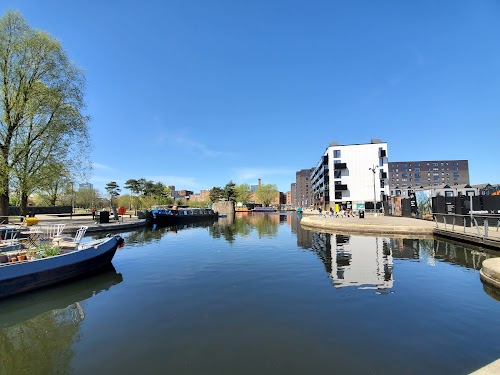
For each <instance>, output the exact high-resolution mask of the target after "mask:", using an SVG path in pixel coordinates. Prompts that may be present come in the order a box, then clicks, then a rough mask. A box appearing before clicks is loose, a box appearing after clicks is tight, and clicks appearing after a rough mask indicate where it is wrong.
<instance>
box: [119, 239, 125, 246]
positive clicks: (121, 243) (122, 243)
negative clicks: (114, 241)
mask: <svg viewBox="0 0 500 375" xmlns="http://www.w3.org/2000/svg"><path fill="white" fill-rule="evenodd" d="M123 246H125V240H124V239H123V238H122V237H119V238H118V248H119V249H121V248H122V247H123Z"/></svg>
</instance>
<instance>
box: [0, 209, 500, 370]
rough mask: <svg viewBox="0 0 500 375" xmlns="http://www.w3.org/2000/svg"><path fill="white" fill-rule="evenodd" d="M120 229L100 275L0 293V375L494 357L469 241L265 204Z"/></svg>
mask: <svg viewBox="0 0 500 375" xmlns="http://www.w3.org/2000/svg"><path fill="white" fill-rule="evenodd" d="M339 220H341V219H339ZM122 235H123V236H124V237H125V239H126V246H125V247H124V248H123V249H121V250H119V251H118V252H117V253H116V255H115V258H114V259H113V267H112V268H110V269H108V270H106V271H105V272H102V273H99V274H97V275H95V276H92V277H89V278H85V279H81V280H76V281H73V282H67V283H65V285H61V286H57V287H52V288H49V289H47V290H42V291H38V292H34V293H29V294H26V295H23V296H18V297H16V298H12V299H7V300H4V301H2V302H0V374H6V375H10V374H15V375H18V374H166V373H169V374H252V375H254V374H287V375H290V374H385V375H386V374H468V373H470V372H472V371H474V370H476V369H478V368H480V367H482V366H484V365H486V364H488V363H490V362H492V361H494V360H496V359H498V358H499V357H500V349H499V348H500V346H499V344H500V324H498V323H499V317H500V302H499V301H498V299H500V297H499V296H498V295H497V294H495V291H493V290H489V289H488V288H487V287H485V286H484V285H483V284H482V283H481V281H480V279H479V272H478V271H479V269H480V267H481V262H482V261H483V260H484V259H486V258H488V257H491V256H494V255H491V254H490V253H488V252H487V251H485V250H483V249H469V248H467V247H464V246H461V245H459V244H456V243H451V242H446V241H442V240H437V239H435V238H434V239H433V238H389V237H364V236H358V235H356V236H354V235H346V234H341V233H339V234H325V233H316V232H311V231H305V230H303V229H301V227H300V224H299V219H298V217H297V215H295V214H286V215H284V214H281V215H280V214H277V213H275V214H246V215H244V216H239V215H237V216H236V218H235V219H234V220H231V219H227V218H226V219H219V221H218V222H213V223H205V224H199V225H196V226H184V227H178V228H147V229H141V230H138V231H134V232H127V233H123V234H122Z"/></svg>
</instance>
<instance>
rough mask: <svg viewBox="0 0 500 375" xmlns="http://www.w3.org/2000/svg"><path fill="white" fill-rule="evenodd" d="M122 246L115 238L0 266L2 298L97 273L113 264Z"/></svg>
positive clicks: (119, 238)
mask: <svg viewBox="0 0 500 375" xmlns="http://www.w3.org/2000/svg"><path fill="white" fill-rule="evenodd" d="M122 243H123V239H122V238H121V237H120V236H114V237H110V238H108V239H106V240H105V241H103V242H101V243H99V244H96V245H94V246H91V247H88V248H84V249H82V250H77V251H73V252H69V253H66V254H61V255H57V256H54V257H49V258H43V259H37V260H33V261H27V262H20V263H13V264H5V265H2V266H0V298H5V297H9V296H12V295H15V294H19V293H24V292H28V291H31V290H35V289H40V288H43V287H46V286H49V285H53V284H57V283H60V282H62V281H65V280H68V279H72V278H75V277H79V276H82V275H85V274H89V273H93V272H97V271H99V270H100V269H102V268H104V267H105V266H108V265H109V264H111V260H112V259H113V256H114V255H115V252H116V249H117V248H118V246H120V245H121V244H122Z"/></svg>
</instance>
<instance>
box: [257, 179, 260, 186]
mask: <svg viewBox="0 0 500 375" xmlns="http://www.w3.org/2000/svg"><path fill="white" fill-rule="evenodd" d="M257 187H260V178H259V179H258V182H257Z"/></svg>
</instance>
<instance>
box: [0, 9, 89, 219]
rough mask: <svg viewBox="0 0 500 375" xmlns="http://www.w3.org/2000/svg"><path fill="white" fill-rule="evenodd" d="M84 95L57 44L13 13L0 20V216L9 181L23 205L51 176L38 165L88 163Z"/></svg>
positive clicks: (81, 81) (78, 75)
mask: <svg viewBox="0 0 500 375" xmlns="http://www.w3.org/2000/svg"><path fill="white" fill-rule="evenodd" d="M83 90H84V75H83V73H82V72H81V71H80V70H79V69H78V68H77V67H76V66H75V65H74V64H73V63H72V62H71V61H70V59H69V58H68V56H67V55H66V52H65V51H64V50H63V49H62V47H61V45H60V43H59V42H58V41H57V40H55V39H54V38H52V37H51V36H50V35H48V34H47V33H45V32H43V31H39V30H34V29H31V28H30V27H29V26H28V24H27V23H26V22H25V20H24V19H23V18H22V16H21V15H20V14H19V13H18V12H7V13H6V15H5V16H4V17H2V18H0V215H7V213H8V208H9V187H10V185H11V179H12V178H15V179H17V187H18V189H21V195H22V200H23V201H26V200H27V196H28V195H29V193H30V192H32V191H33V190H34V186H35V184H36V183H37V182H38V181H43V180H48V179H51V178H53V177H54V176H52V175H50V171H51V170H50V168H41V167H42V166H44V165H47V164H50V163H53V162H54V163H64V162H67V161H70V160H76V161H78V160H83V161H85V160H88V159H89V158H88V157H86V154H87V153H88V152H89V143H90V142H89V134H88V129H87V123H88V117H86V116H84V115H83V114H82V110H83V109H84V107H85V106H84V101H83ZM71 145H73V146H74V147H70V146H71ZM14 173H16V175H15V177H13V174H14ZM32 180H33V182H32Z"/></svg>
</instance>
